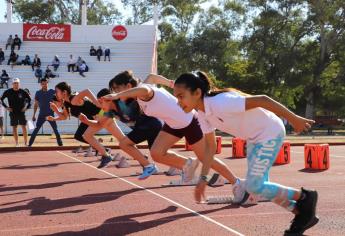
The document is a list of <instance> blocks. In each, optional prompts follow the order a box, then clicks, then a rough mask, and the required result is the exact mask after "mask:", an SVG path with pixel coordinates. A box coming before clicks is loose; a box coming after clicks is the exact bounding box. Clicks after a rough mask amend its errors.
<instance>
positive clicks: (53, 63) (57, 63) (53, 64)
mask: <svg viewBox="0 0 345 236" xmlns="http://www.w3.org/2000/svg"><path fill="white" fill-rule="evenodd" d="M51 65H52V66H53V67H54V71H56V70H57V69H58V68H59V66H60V60H59V57H58V55H55V57H54V59H53V61H52V64H51Z"/></svg>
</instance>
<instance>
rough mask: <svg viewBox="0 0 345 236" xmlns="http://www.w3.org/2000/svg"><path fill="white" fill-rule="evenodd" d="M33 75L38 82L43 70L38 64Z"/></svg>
mask: <svg viewBox="0 0 345 236" xmlns="http://www.w3.org/2000/svg"><path fill="white" fill-rule="evenodd" d="M35 76H36V78H37V83H40V82H41V79H42V77H43V71H42V69H41V67H40V66H38V67H37V69H36V70H35Z"/></svg>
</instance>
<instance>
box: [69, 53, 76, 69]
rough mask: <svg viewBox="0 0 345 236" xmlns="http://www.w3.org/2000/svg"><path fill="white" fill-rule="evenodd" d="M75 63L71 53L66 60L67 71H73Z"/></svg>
mask: <svg viewBox="0 0 345 236" xmlns="http://www.w3.org/2000/svg"><path fill="white" fill-rule="evenodd" d="M75 64H76V61H75V60H74V58H73V55H69V60H68V62H67V68H68V72H71V69H72V72H74V71H75Z"/></svg>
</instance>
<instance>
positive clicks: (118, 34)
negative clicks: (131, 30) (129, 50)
mask: <svg viewBox="0 0 345 236" xmlns="http://www.w3.org/2000/svg"><path fill="white" fill-rule="evenodd" d="M112 35H113V38H114V39H116V40H124V39H125V38H126V37H127V29H126V28H125V27H124V26H122V25H117V26H115V27H114V28H113V30H112Z"/></svg>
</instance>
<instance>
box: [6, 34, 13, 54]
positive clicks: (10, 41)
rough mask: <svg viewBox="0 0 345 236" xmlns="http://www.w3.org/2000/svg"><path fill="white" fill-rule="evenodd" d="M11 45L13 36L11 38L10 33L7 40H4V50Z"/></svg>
mask: <svg viewBox="0 0 345 236" xmlns="http://www.w3.org/2000/svg"><path fill="white" fill-rule="evenodd" d="M12 45H13V38H12V35H10V36H9V37H8V39H7V42H6V50H7V47H8V46H11V48H12Z"/></svg>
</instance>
